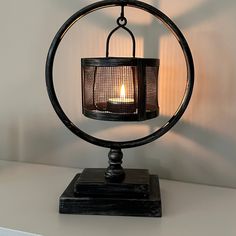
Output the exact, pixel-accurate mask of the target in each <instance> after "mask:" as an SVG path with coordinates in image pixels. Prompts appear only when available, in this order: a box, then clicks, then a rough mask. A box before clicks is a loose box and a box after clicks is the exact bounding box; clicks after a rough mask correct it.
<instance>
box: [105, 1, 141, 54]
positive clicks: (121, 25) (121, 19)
mask: <svg viewBox="0 0 236 236" xmlns="http://www.w3.org/2000/svg"><path fill="white" fill-rule="evenodd" d="M116 22H117V25H118V26H117V27H116V28H115V29H113V30H112V31H111V32H110V34H109V35H108V37H107V42H106V57H109V45H110V40H111V36H112V35H113V34H114V33H115V32H116V31H117V30H119V29H120V28H122V29H124V30H125V31H126V32H128V33H129V35H130V36H131V39H132V43H133V57H135V54H136V41H135V37H134V34H133V32H132V31H131V30H130V29H128V28H127V27H126V25H127V23H128V21H127V19H126V18H125V16H124V6H123V5H122V6H121V14H120V17H119V18H118V19H117V21H116Z"/></svg>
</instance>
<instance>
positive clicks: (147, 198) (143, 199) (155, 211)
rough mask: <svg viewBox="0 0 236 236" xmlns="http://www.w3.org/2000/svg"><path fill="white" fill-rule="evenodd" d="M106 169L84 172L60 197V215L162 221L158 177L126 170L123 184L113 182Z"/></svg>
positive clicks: (144, 172) (140, 171) (138, 171)
mask: <svg viewBox="0 0 236 236" xmlns="http://www.w3.org/2000/svg"><path fill="white" fill-rule="evenodd" d="M105 172H106V169H85V170H84V171H83V172H82V174H78V175H76V176H75V178H74V179H73V180H72V182H71V183H70V184H69V186H68V187H67V189H66V190H65V192H64V193H63V194H62V195H61V197H60V206H59V211H60V213H64V214H83V215H117V216H145V217H161V215H162V209H161V196H160V187H159V179H158V176H155V175H149V173H148V171H147V170H134V169H126V170H125V178H124V180H123V181H122V182H119V183H116V182H110V181H107V180H106V178H105V177H104V175H105Z"/></svg>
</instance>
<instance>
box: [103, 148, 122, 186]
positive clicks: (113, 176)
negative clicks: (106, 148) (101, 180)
mask: <svg viewBox="0 0 236 236" xmlns="http://www.w3.org/2000/svg"><path fill="white" fill-rule="evenodd" d="M108 157H109V167H108V168H107V169H106V172H105V178H106V179H107V180H108V181H110V182H122V181H123V180H124V178H125V171H124V169H123V167H122V166H121V164H122V158H123V153H122V151H121V149H111V150H110V152H109V154H108Z"/></svg>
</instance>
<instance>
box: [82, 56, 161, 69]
mask: <svg viewBox="0 0 236 236" xmlns="http://www.w3.org/2000/svg"><path fill="white" fill-rule="evenodd" d="M139 64H142V65H144V66H153V67H155V66H156V67H158V66H159V65H160V59H157V58H141V57H140V58H139V57H91V58H90V57H89V58H81V65H82V66H100V67H102V66H104V67H106V66H138V65H139Z"/></svg>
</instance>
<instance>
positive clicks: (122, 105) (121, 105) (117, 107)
mask: <svg viewBox="0 0 236 236" xmlns="http://www.w3.org/2000/svg"><path fill="white" fill-rule="evenodd" d="M107 110H108V111H110V112H114V113H133V112H135V106H134V99H132V98H126V92H125V85H124V84H122V86H121V90H120V97H119V98H109V99H108V102H107Z"/></svg>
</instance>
